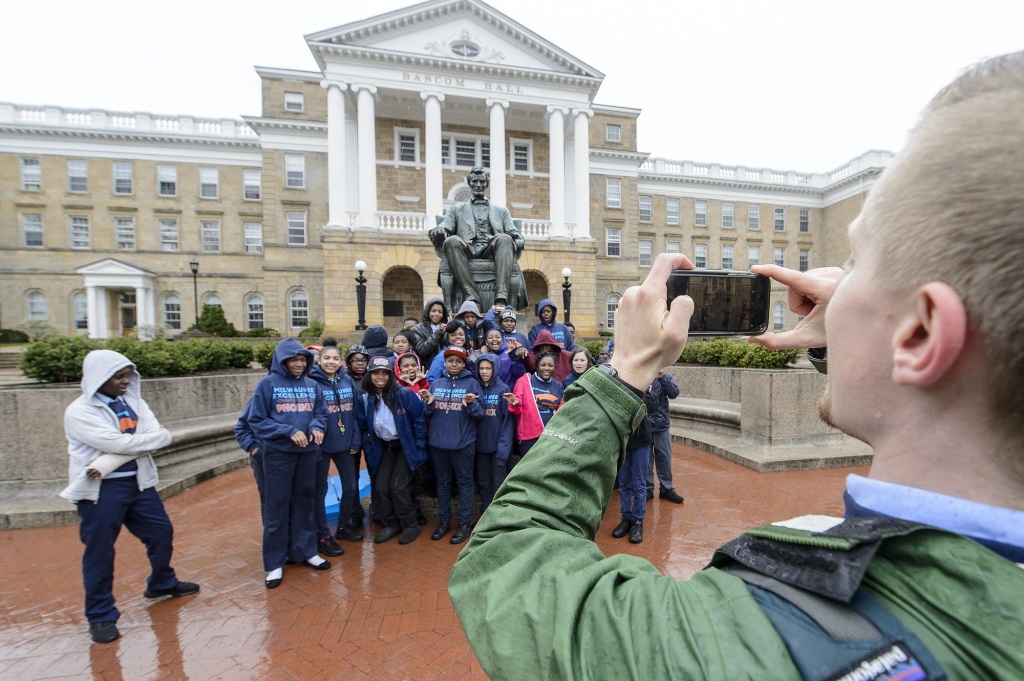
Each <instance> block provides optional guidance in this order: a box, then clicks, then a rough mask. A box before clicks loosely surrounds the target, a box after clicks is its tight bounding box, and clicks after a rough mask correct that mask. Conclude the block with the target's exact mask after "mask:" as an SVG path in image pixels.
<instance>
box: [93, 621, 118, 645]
mask: <svg viewBox="0 0 1024 681" xmlns="http://www.w3.org/2000/svg"><path fill="white" fill-rule="evenodd" d="M89 635H90V636H92V642H93V643H110V642H112V641H116V640H117V639H118V638H120V636H121V632H119V631H118V630H117V624H116V623H115V622H90V623H89Z"/></svg>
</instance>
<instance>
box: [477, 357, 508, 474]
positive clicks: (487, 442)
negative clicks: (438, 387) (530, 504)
mask: <svg viewBox="0 0 1024 681" xmlns="http://www.w3.org/2000/svg"><path fill="white" fill-rule="evenodd" d="M481 362H490V363H491V368H492V369H494V374H493V376H492V377H491V381H490V383H484V382H483V380H482V379H481V380H480V387H481V388H482V390H481V392H480V393H479V394H480V399H479V400H477V401H478V402H481V403H482V404H483V408H484V416H483V418H482V419H480V420H479V421H477V424H476V451H478V452H480V453H481V454H494V455H495V458H496V460H497V462H498V463H508V455H509V454H510V453H511V451H512V438H513V437H514V435H515V420H514V419H513V417H512V415H511V414H509V413H508V401H507V400H506V399H505V398H504V395H505V393H507V392H512V389H511V388H509V387H508V386H507V385H506V384H505V383H504V382H503V381H502V380H501V379H500V378H498V357H497V356H496V355H494V353H491V352H485V353H483V354H482V355H480V356H479V357H477V359H476V370H477V377H478V378H479V375H480V363H481Z"/></svg>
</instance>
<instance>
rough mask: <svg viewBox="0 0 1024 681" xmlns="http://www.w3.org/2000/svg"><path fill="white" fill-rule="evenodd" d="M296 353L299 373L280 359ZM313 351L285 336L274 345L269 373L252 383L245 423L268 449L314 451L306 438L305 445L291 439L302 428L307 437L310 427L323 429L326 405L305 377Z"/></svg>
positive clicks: (311, 443) (315, 446)
mask: <svg viewBox="0 0 1024 681" xmlns="http://www.w3.org/2000/svg"><path fill="white" fill-rule="evenodd" d="M296 355H303V356H304V357H305V358H306V369H305V371H303V373H302V375H301V376H293V375H292V374H291V372H290V371H288V369H287V368H286V367H285V365H284V362H285V360H287V359H291V358H292V357H295V356H296ZM311 366H313V353H312V352H310V351H309V350H307V349H306V348H305V347H304V346H303V345H302V343H300V342H299V341H297V340H295V339H294V338H285V339H284V340H282V341H281V342H280V343H278V344H277V347H276V348H274V358H273V360H271V362H270V373H269V374H267V375H266V376H265V377H264V378H263V379H261V380H260V382H259V383H258V384H257V385H256V390H255V391H254V392H253V396H252V400H250V409H249V427H250V428H251V429H252V432H253V435H255V436H256V439H257V440H259V441H260V442H262V443H263V444H264V445H265V446H266V447H267V448H268V449H276V450H277V451H281V452H295V453H307V452H315V451H317V445H316V444H315V443H314V442H313V441H312V440H310V442H309V444H308V445H306V446H305V447H300V446H298V445H297V444H295V443H294V442H292V439H291V438H292V435H294V434H295V433H298V432H303V433H305V434H306V437H307V438H309V436H310V434H311V433H312V431H314V430H319V431H321V432H326V424H327V405H326V403H325V402H324V400H323V397H322V396H321V394H320V390H319V389H318V387H317V384H316V382H315V381H314V380H313V379H311V378H309V369H310V367H311Z"/></svg>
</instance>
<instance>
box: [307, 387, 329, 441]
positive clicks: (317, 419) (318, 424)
mask: <svg viewBox="0 0 1024 681" xmlns="http://www.w3.org/2000/svg"><path fill="white" fill-rule="evenodd" d="M306 383H307V385H312V386H313V394H314V395H316V397H315V398H314V399H313V420H312V421H310V422H309V432H311V433H312V432H313V431H314V430H319V431H320V432H321V433H323V432H325V431H326V430H327V417H328V415H329V412H328V411H327V400H325V399H324V391H323V390H320V386H318V385H317V384H316V381H314V380H313V379H311V378H307V379H306Z"/></svg>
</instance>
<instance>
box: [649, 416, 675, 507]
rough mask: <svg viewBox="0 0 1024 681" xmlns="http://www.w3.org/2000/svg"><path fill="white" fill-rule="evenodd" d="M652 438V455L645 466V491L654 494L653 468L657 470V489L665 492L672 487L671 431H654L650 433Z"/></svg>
mask: <svg viewBox="0 0 1024 681" xmlns="http://www.w3.org/2000/svg"><path fill="white" fill-rule="evenodd" d="M651 436H652V437H653V438H654V453H653V454H652V455H651V460H650V462H649V463H648V464H647V491H648V492H649V493H651V494H654V468H655V466H657V468H658V489H659V490H660V491H665V490H669V489H673V487H672V431H670V430H669V429H667V428H666V429H665V430H656V431H654V432H653V433H651Z"/></svg>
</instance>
